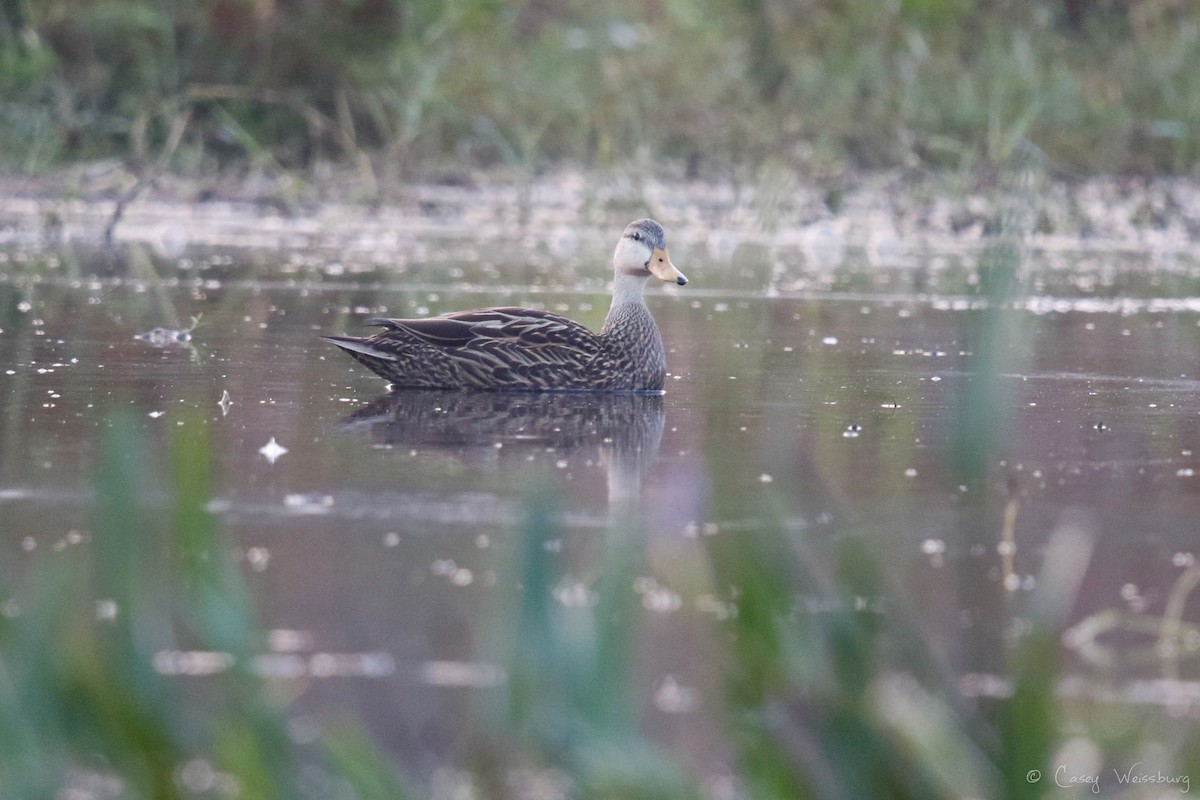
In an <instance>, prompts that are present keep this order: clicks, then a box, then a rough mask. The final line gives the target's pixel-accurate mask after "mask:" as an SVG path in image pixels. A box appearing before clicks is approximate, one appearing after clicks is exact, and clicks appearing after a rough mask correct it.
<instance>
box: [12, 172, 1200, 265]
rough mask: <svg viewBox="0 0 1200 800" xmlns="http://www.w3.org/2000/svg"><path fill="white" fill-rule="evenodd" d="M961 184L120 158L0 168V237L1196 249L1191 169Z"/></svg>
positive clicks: (923, 178) (1182, 252)
mask: <svg viewBox="0 0 1200 800" xmlns="http://www.w3.org/2000/svg"><path fill="white" fill-rule="evenodd" d="M1005 177H1006V176H1001V178H1000V179H997V180H993V181H990V185H989V183H985V182H982V181H978V180H976V181H974V185H967V181H966V179H964V178H963V176H961V175H958V174H933V173H920V174H916V175H914V174H913V173H907V172H901V171H881V172H866V173H860V174H854V175H848V176H842V177H841V178H839V179H837V181H834V182H831V183H830V184H825V183H822V182H819V181H818V180H816V179H813V178H811V177H803V176H799V175H793V174H788V173H785V172H777V173H773V174H765V175H761V176H760V177H759V178H758V179H757V180H754V181H745V182H740V181H732V180H727V181H705V180H695V179H691V180H686V179H682V178H680V179H674V178H672V177H670V176H658V177H646V176H644V175H643V174H641V173H636V172H630V173H628V174H626V173H619V172H614V171H601V170H591V171H587V170H581V169H574V168H562V169H559V170H556V171H553V172H547V173H543V174H538V175H533V174H521V173H504V172H473V173H462V174H460V175H458V176H456V177H455V178H454V179H453V180H443V181H440V182H439V181H426V182H419V183H404V184H401V183H393V184H390V185H388V186H386V187H382V188H381V189H378V190H377V192H376V196H375V197H373V198H371V199H363V198H361V197H356V196H355V193H356V191H357V188H358V187H357V185H356V184H355V182H354V176H353V172H352V171H348V170H336V169H333V168H330V169H329V170H327V171H325V174H322V171H317V172H315V173H314V174H312V175H300V174H296V173H284V174H280V175H268V174H265V173H261V174H257V175H256V174H251V175H248V176H247V177H246V178H245V179H242V180H231V179H228V178H224V179H222V178H217V179H202V178H197V177H185V176H180V175H177V174H172V173H168V174H164V175H161V176H159V177H158V178H157V179H155V180H153V181H149V182H146V181H143V183H142V184H141V185H139V184H138V178H137V177H136V176H135V175H134V174H133V173H132V172H130V171H129V170H126V169H124V168H123V167H121V166H120V165H119V164H113V163H111V162H99V163H94V164H80V165H75V166H72V167H68V168H64V169H61V170H56V171H54V172H50V173H44V174H39V175H35V176H12V175H8V176H0V245H25V246H32V245H37V244H47V243H54V242H75V243H96V244H103V243H104V241H105V231H106V229H107V228H108V227H109V226H110V225H111V224H112V221H113V217H114V213H115V212H116V210H117V208H118V205H121V213H120V218H119V221H118V223H117V224H116V225H115V226H114V227H113V231H112V233H113V235H112V241H113V242H114V243H122V242H150V243H155V244H163V243H164V242H165V243H166V244H167V247H166V249H167V250H168V251H175V250H178V249H179V247H180V246H181V245H186V244H191V243H195V244H210V245H215V246H231V247H267V248H285V247H296V248H318V249H323V250H325V249H331V250H338V251H343V252H347V253H364V254H370V253H379V254H386V253H388V252H395V251H399V250H403V249H404V248H405V247H408V246H410V245H411V244H412V242H413V240H414V238H415V237H416V236H417V235H418V234H419V235H429V234H431V233H432V234H435V235H438V236H444V237H447V238H451V239H454V238H459V237H463V238H466V237H470V238H472V239H476V240H478V239H479V238H480V237H481V236H483V237H485V238H487V239H495V240H516V239H521V238H523V237H526V236H528V235H530V233H531V232H532V231H539V232H540V234H539V235H541V236H542V237H543V238H548V239H550V240H553V241H551V244H550V246H551V249H553V248H554V246H555V245H554V242H555V241H557V242H559V243H560V244H561V246H562V248H563V249H564V250H572V249H574V247H573V246H574V245H575V244H577V243H578V242H580V241H586V242H588V243H589V244H590V243H591V240H592V239H593V238H595V239H596V240H597V241H599V240H604V241H607V238H611V237H606V234H607V233H608V231H609V229H610V228H612V227H614V226H621V225H624V224H625V223H626V222H628V221H629V220H630V219H635V218H638V217H642V216H652V217H655V218H656V219H659V220H660V221H661V222H663V223H664V224H665V225H667V226H668V229H670V230H672V231H673V232H674V235H675V237H676V239H677V240H678V239H682V238H684V237H685V236H686V237H688V238H690V239H695V238H696V237H697V236H703V237H704V238H705V239H706V240H708V242H709V245H710V249H712V248H714V247H715V249H717V250H722V251H724V250H729V251H732V250H733V249H736V248H737V247H739V246H741V245H744V244H754V245H765V246H784V247H787V246H799V247H802V248H806V249H811V248H813V247H814V246H821V245H822V243H823V244H824V245H826V246H828V247H833V248H851V249H854V248H863V249H866V250H868V251H870V252H871V253H872V254H873V260H874V261H877V262H879V263H880V264H881V265H884V266H887V265H889V264H891V263H892V262H895V263H896V265H900V266H902V265H903V263H902V262H903V261H905V260H906V259H907V258H908V257H910V256H912V255H916V254H921V253H927V252H954V251H967V252H969V251H973V250H977V249H979V248H981V247H983V246H985V245H987V244H988V243H989V242H991V241H995V237H996V236H997V235H1002V236H1007V237H1009V238H1010V239H1011V240H1014V241H1019V242H1020V243H1021V244H1022V246H1024V247H1026V248H1028V249H1030V250H1032V251H1035V252H1081V253H1092V252H1117V253H1121V254H1135V255H1136V254H1145V255H1147V256H1151V257H1153V258H1155V259H1168V260H1170V259H1183V260H1185V261H1189V262H1190V261H1194V260H1196V255H1197V254H1196V245H1197V243H1198V242H1200V184H1198V183H1197V182H1195V181H1193V180H1189V179H1187V178H1181V177H1155V178H1141V177H1139V178H1124V177H1120V176H1101V177H1092V178H1087V179H1081V180H1078V181H1065V180H1062V179H1058V178H1053V177H1048V176H1045V175H1044V174H1039V173H1036V172H1030V173H1026V174H1024V175H1020V176H1017V179H1013V176H1011V175H1010V176H1007V180H1005Z"/></svg>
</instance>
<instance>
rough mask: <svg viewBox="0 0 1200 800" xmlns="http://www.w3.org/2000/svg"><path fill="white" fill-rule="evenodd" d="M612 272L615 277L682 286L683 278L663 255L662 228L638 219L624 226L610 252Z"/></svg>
mask: <svg viewBox="0 0 1200 800" xmlns="http://www.w3.org/2000/svg"><path fill="white" fill-rule="evenodd" d="M613 271H614V272H616V273H617V275H632V276H634V277H641V278H648V277H650V276H651V275H653V276H654V277H656V278H658V279H659V280H660V281H664V282H665V283H677V284H679V285H680V286H683V285H684V284H685V283H687V278H685V277H683V273H682V272H680V271H679V270H677V269H675V265H674V264H672V263H671V257H670V256H669V255H667V237H666V233H664V231H663V227H662V225H659V224H658V223H657V222H655V221H654V220H652V219H638V220H634V221H633V222H631V223H629V224H628V225H627V226H625V232H624V233H622V234H621V241H619V242H617V249H616V251H615V252H614V253H613Z"/></svg>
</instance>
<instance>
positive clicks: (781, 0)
mask: <svg viewBox="0 0 1200 800" xmlns="http://www.w3.org/2000/svg"><path fill="white" fill-rule="evenodd" d="M1025 141H1028V142H1029V143H1032V144H1033V145H1034V146H1035V147H1037V148H1039V149H1040V150H1042V151H1043V152H1044V153H1045V154H1046V156H1047V159H1048V164H1049V166H1050V167H1051V168H1052V169H1054V170H1057V171H1060V172H1064V173H1067V174H1074V173H1092V172H1129V171H1133V172H1142V173H1145V172H1185V171H1188V170H1190V169H1192V168H1193V167H1194V165H1195V163H1196V159H1197V155H1198V154H1200V6H1197V5H1196V4H1195V3H1192V2H1187V0H1094V2H1085V0H980V2H967V0H888V1H887V2H879V1H878V0H719V1H718V2H714V3H698V2H694V0H656V2H650V3H636V2H632V1H631V0H602V1H601V2H581V1H579V0H560V1H554V0H524V2H513V3H502V2H497V1H496V0H447V1H446V2H442V0H36V2H35V0H3V1H2V2H0V153H2V155H0V159H2V162H3V164H4V166H5V167H6V168H7V169H9V170H13V169H17V170H23V171H32V170H38V169H41V168H45V167H48V166H52V165H55V164H59V163H62V162H70V161H78V160H90V159H97V158H103V157H113V156H119V157H122V158H126V159H129V160H131V161H132V162H134V163H144V162H147V161H155V160H157V161H159V162H160V163H162V165H163V166H164V167H167V166H169V167H170V168H171V169H175V170H180V171H184V172H200V171H208V170H212V169H218V168H228V167H231V166H232V167H237V166H240V165H245V164H257V165H259V166H263V165H266V166H269V167H278V168H306V167H309V166H311V165H312V164H314V162H318V161H329V160H332V161H349V162H350V163H356V164H357V165H358V166H359V167H360V168H361V169H362V170H363V174H364V175H368V176H370V177H372V178H374V177H376V176H380V177H399V178H404V177H408V176H412V175H422V174H427V173H429V172H430V171H438V170H446V169H448V168H477V167H484V168H487V167H495V166H519V167H525V168H530V167H532V168H537V167H541V166H545V165H548V164H553V163H556V162H561V161H571V162H577V163H583V164H587V165H592V166H601V167H603V166H608V165H611V164H619V163H628V162H631V161H632V162H633V163H634V164H635V165H636V166H638V167H639V168H642V167H644V168H657V167H658V165H660V164H662V163H664V162H665V163H666V164H669V165H671V166H672V167H675V168H679V167H681V168H683V169H686V170H687V172H688V173H689V174H693V175H695V174H700V175H720V176H724V175H728V174H730V173H735V172H736V171H737V170H739V169H742V168H745V169H748V170H751V171H753V170H755V169H757V168H759V167H760V166H762V165H763V164H764V163H781V164H784V165H787V166H791V167H794V168H798V169H803V170H808V171H819V170H827V169H841V168H845V167H861V168H891V167H924V168H950V169H967V170H971V169H974V168H976V167H980V166H983V167H986V166H987V165H989V164H996V163H1002V162H1003V161H1004V160H1005V159H1006V157H1007V156H1008V155H1009V154H1010V153H1012V152H1013V151H1014V150H1015V149H1016V148H1017V147H1018V145H1020V144H1021V143H1022V142H1025ZM167 162H169V164H168V163H167Z"/></svg>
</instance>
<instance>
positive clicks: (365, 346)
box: [321, 336, 397, 361]
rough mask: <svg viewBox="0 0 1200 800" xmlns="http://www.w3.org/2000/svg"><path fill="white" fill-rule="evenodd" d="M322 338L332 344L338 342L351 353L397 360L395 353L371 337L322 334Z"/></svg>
mask: <svg viewBox="0 0 1200 800" xmlns="http://www.w3.org/2000/svg"><path fill="white" fill-rule="evenodd" d="M321 338H322V339H324V340H325V341H327V342H329V343H330V344H336V345H337V346H338V347H340V348H342V349H343V350H345V351H346V352H347V353H350V354H351V355H353V354H355V353H357V354H359V355H364V356H366V357H367V358H376V359H381V360H383V361H396V360H397V359H396V356H395V355H394V354H392V353H389V352H388V351H386V350H384V349H382V348H379V347H376V346H375V345H374V344H372V342H371V340H370V339H363V338H360V337H358V336H322V337H321Z"/></svg>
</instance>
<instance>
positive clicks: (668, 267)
mask: <svg viewBox="0 0 1200 800" xmlns="http://www.w3.org/2000/svg"><path fill="white" fill-rule="evenodd" d="M650 274H651V275H653V276H654V277H656V278H658V279H659V280H660V281H663V282H665V283H677V284H679V285H680V286H683V285H684V284H685V283H687V278H685V277H683V273H682V272H680V271H679V270H677V269H675V265H674V264H672V263H671V257H670V256H669V255H667V251H666V250H662V249H660V248H657V247H656V248H654V252H653V253H652V254H651V255H650Z"/></svg>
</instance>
